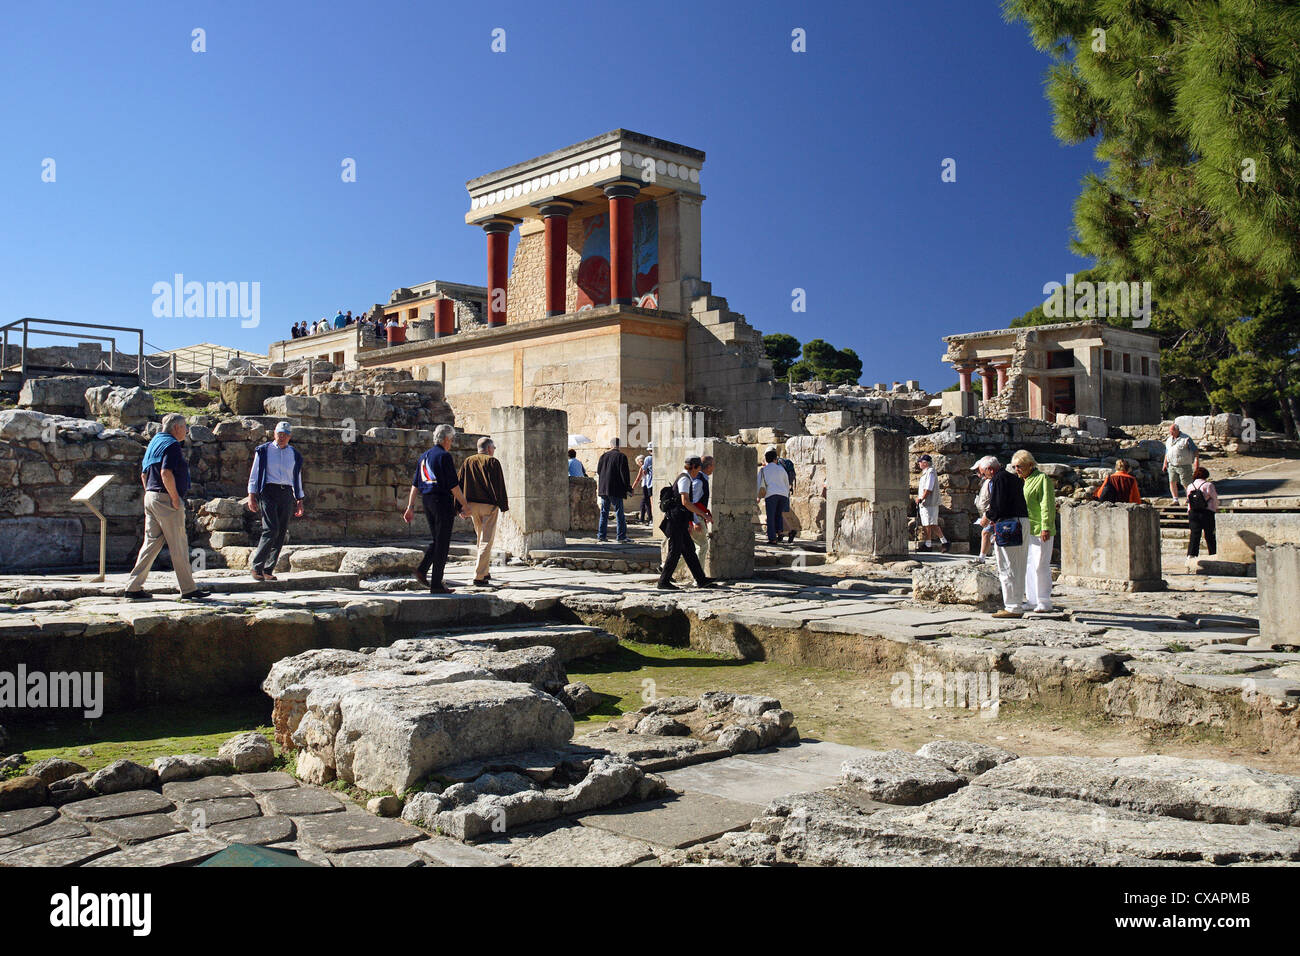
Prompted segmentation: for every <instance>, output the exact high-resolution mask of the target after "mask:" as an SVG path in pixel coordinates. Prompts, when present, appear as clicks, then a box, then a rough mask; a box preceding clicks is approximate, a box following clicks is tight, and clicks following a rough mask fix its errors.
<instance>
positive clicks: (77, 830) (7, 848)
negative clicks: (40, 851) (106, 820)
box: [0, 820, 90, 855]
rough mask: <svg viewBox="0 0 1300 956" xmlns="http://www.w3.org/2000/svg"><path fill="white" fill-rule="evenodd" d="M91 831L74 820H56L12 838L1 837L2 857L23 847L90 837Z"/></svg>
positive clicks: (0, 852)
mask: <svg viewBox="0 0 1300 956" xmlns="http://www.w3.org/2000/svg"><path fill="white" fill-rule="evenodd" d="M89 835H90V831H89V830H87V829H86V828H85V827H83V826H82V825H81V824H80V823H77V822H75V821H73V820H55V821H54V822H53V823H47V824H45V825H44V826H39V827H32V828H31V829H30V830H20V831H19V832H18V833H15V834H13V835H11V836H7V837H0V855H3V854H5V853H11V852H12V851H14V850H21V849H22V848H23V847H27V846H36V845H38V844H41V843H49V842H50V841H51V840H70V839H73V838H75V837H83V836H89Z"/></svg>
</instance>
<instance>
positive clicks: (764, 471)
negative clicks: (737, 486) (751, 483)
mask: <svg viewBox="0 0 1300 956" xmlns="http://www.w3.org/2000/svg"><path fill="white" fill-rule="evenodd" d="M764 485H766V486H767V493H768V494H769V495H784V496H785V497H787V498H789V497H790V476H789V475H788V474H786V470H785V468H783V467H782V466H781V465H779V464H777V463H776V462H774V461H769V462H768V463H767V464H766V465H764V466H763V467H762V468H760V469H758V487H759V490H762V488H763V486H764Z"/></svg>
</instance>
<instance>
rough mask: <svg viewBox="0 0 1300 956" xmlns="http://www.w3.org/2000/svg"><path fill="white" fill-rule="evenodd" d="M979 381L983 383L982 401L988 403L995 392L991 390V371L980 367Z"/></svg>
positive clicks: (982, 366) (985, 367)
mask: <svg viewBox="0 0 1300 956" xmlns="http://www.w3.org/2000/svg"><path fill="white" fill-rule="evenodd" d="M980 381H981V382H983V383H984V401H986V402H987V401H988V400H989V399H990V398H992V397H993V396H994V395H996V394H997V392H996V391H995V390H994V388H993V369H991V368H989V367H988V366H987V365H981V366H980Z"/></svg>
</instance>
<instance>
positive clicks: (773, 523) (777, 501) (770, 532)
mask: <svg viewBox="0 0 1300 956" xmlns="http://www.w3.org/2000/svg"><path fill="white" fill-rule="evenodd" d="M763 501H764V502H766V504H767V543H768V544H772V543H774V542H775V541H776V539H777V538H779V537H781V532H783V531H784V530H785V524H784V522H782V520H781V515H782V514H784V513H785V512H787V511H789V510H790V499H789V498H787V497H786V496H785V495H768V496H767V497H766V498H764V499H763Z"/></svg>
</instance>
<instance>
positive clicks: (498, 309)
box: [482, 216, 519, 326]
mask: <svg viewBox="0 0 1300 956" xmlns="http://www.w3.org/2000/svg"><path fill="white" fill-rule="evenodd" d="M517 222H519V220H518V219H510V218H508V217H505V216H499V217H497V218H495V219H489V220H488V221H487V222H485V223H483V224H482V225H483V231H484V232H485V233H487V279H488V283H487V285H488V308H487V320H488V322H487V324H488V325H489V326H499V325H505V324H506V286H507V285H508V284H509V281H510V232H511V230H513V229H514V228H515V224H516V223H517Z"/></svg>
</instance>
